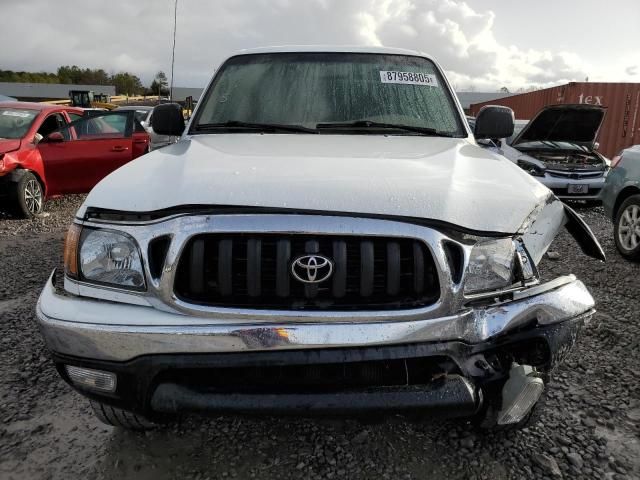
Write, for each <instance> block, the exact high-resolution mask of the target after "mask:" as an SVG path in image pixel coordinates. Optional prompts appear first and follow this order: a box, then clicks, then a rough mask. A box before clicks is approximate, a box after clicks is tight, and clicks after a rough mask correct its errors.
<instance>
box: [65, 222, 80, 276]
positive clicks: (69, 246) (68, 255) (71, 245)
mask: <svg viewBox="0 0 640 480" xmlns="http://www.w3.org/2000/svg"><path fill="white" fill-rule="evenodd" d="M81 233H82V227H81V226H80V225H76V224H75V223H74V224H73V225H71V226H70V227H69V230H68V231H67V238H66V239H65V242H64V272H65V274H66V275H67V276H68V277H72V278H78V244H79V243H80V234H81Z"/></svg>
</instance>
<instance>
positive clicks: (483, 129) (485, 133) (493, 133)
mask: <svg viewBox="0 0 640 480" xmlns="http://www.w3.org/2000/svg"><path fill="white" fill-rule="evenodd" d="M513 126H514V115H513V110H511V109H510V108H509V107H501V106H498V105H487V106H486V107H482V108H481V109H480V111H479V112H478V115H477V116H476V125H475V128H474V131H473V134H474V136H475V137H476V140H480V139H483V138H490V139H494V138H507V137H510V136H511V135H513Z"/></svg>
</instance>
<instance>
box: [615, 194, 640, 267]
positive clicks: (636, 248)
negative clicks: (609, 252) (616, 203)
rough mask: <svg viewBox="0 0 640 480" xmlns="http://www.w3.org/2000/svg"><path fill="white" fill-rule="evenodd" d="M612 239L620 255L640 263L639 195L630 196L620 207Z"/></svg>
mask: <svg viewBox="0 0 640 480" xmlns="http://www.w3.org/2000/svg"><path fill="white" fill-rule="evenodd" d="M613 237H614V240H615V242H616V248H617V249H618V252H620V255H622V256H623V257H624V258H626V259H627V260H633V261H640V195H631V196H630V197H629V198H627V199H626V200H625V201H624V202H622V205H620V208H619V209H618V211H617V212H616V221H615V225H614V229H613Z"/></svg>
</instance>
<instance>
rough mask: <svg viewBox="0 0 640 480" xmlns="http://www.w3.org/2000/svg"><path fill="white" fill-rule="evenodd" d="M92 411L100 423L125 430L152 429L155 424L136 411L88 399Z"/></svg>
mask: <svg viewBox="0 0 640 480" xmlns="http://www.w3.org/2000/svg"><path fill="white" fill-rule="evenodd" d="M89 402H90V403H91V408H92V409H93V413H94V414H95V416H96V417H97V418H98V420H100V421H101V422H102V423H104V424H106V425H111V426H112V427H120V428H124V429H127V430H137V431H144V430H152V429H154V428H156V424H155V423H153V422H152V421H150V420H148V419H146V418H144V417H143V416H141V415H138V414H137V413H133V412H129V411H127V410H123V409H121V408H116V407H111V406H109V405H106V404H104V403H100V402H96V401H95V400H89Z"/></svg>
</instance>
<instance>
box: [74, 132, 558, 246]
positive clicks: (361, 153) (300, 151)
mask: <svg viewBox="0 0 640 480" xmlns="http://www.w3.org/2000/svg"><path fill="white" fill-rule="evenodd" d="M549 195H550V192H549V190H548V189H547V188H546V187H544V186H543V185H542V184H541V183H539V182H537V181H536V180H535V179H533V178H532V177H531V176H530V175H528V174H527V173H526V172H524V171H523V170H521V169H520V168H519V167H517V166H516V165H514V164H513V163H512V162H510V161H508V160H507V159H505V158H504V157H502V156H499V155H496V154H494V153H491V152H489V151H486V150H484V149H482V148H480V147H478V146H477V145H475V144H473V143H471V142H470V141H469V140H467V139H460V138H437V137H436V138H434V137H425V136H382V135H375V136H373V135H326V134H321V135H306V134H291V135H289V134H283V135H277V134H272V135H261V134H216V135H197V136H193V137H191V138H189V137H187V138H184V139H182V140H181V141H180V142H178V143H176V144H174V145H171V146H169V147H166V148H163V149H161V150H156V151H154V152H152V153H150V154H147V155H144V156H142V157H140V158H138V159H137V160H135V161H133V162H131V163H129V164H127V165H125V166H124V167H122V168H120V169H119V170H117V171H115V172H114V173H112V174H111V175H109V176H108V177H106V178H105V179H104V180H103V181H102V182H100V183H99V184H98V185H97V186H96V187H95V188H94V189H93V191H92V192H91V193H90V194H89V196H88V197H87V199H86V201H85V203H84V205H83V206H82V207H81V209H80V211H79V212H78V217H80V218H82V217H84V215H85V213H86V211H87V209H88V208H91V209H92V210H93V209H100V210H110V211H118V212H145V213H148V212H154V211H159V210H165V209H170V208H172V207H184V206H196V205H197V206H237V207H251V208H258V207H268V208H275V209H290V210H297V211H301V210H306V211H318V212H323V213H326V212H328V213H331V212H336V213H337V212H340V213H354V214H361V215H376V216H380V215H382V216H397V217H412V218H419V219H425V220H432V221H439V222H445V223H447V224H452V225H456V226H459V227H461V228H463V229H466V230H471V231H475V232H494V233H504V234H513V233H516V232H518V231H520V229H521V227H522V226H523V223H524V222H525V221H526V220H527V219H528V218H529V217H530V215H531V214H532V212H533V211H534V210H536V209H538V208H540V207H541V206H542V205H543V204H544V203H545V201H546V200H547V199H548V198H549Z"/></svg>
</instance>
